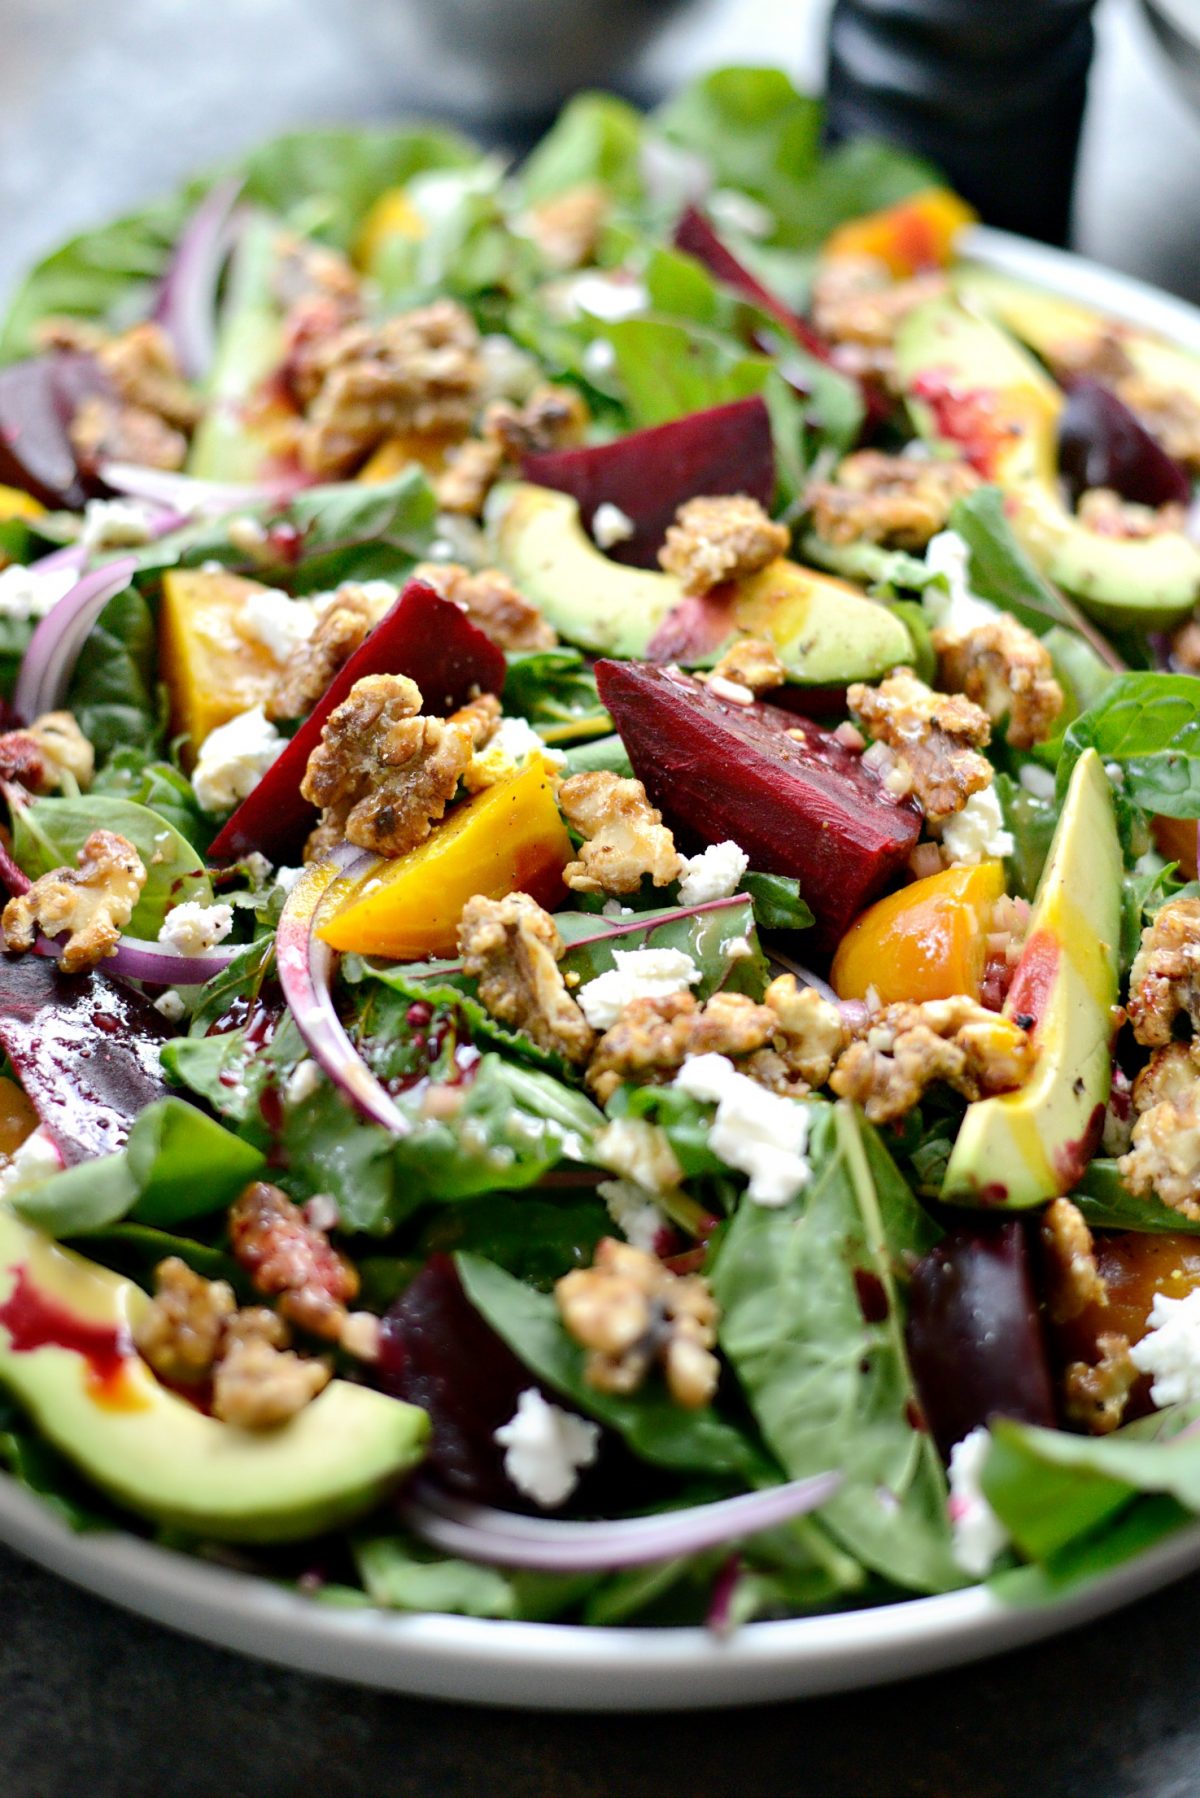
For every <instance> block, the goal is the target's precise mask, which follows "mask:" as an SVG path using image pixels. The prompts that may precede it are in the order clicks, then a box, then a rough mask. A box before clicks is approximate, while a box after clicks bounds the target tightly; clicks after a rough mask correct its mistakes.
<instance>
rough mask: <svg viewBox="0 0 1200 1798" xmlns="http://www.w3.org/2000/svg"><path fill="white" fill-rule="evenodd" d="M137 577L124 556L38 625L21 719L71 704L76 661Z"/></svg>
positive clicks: (23, 678)
mask: <svg viewBox="0 0 1200 1798" xmlns="http://www.w3.org/2000/svg"><path fill="white" fill-rule="evenodd" d="M136 572H137V561H136V558H135V557H133V556H121V557H119V558H118V559H117V560H116V561H115V562H108V563H106V564H105V566H104V567H103V568H96V569H93V571H92V572H91V574H85V575H83V576H81V578H80V579H79V580H77V581H76V583H75V585H74V586H73V587H72V588H71V590H70V592H69V593H66V594H64V595H63V597H62V598H61V599H60V600H59V602H58V604H57V605H56V606H51V608H50V610H49V611H48V612H47V613H46V616H45V617H44V618H43V619H42V620H41V622H40V623H39V624H38V627H37V629H36V630H35V631H34V633H33V636H32V637H31V639H30V642H29V648H28V649H27V650H26V651H25V656H24V659H23V661H22V663H21V672H20V674H19V675H18V676H17V684H16V689H15V691H14V693H13V710H14V711H15V712H16V714H17V716H18V717H19V718H24V719H27V720H28V719H33V718H37V717H38V716H39V715H40V714H41V713H42V712H53V711H57V710H58V708H59V707H60V706H61V705H62V704H63V702H64V700H65V699H66V694H67V688H68V687H69V686H70V684H71V675H72V674H73V673H74V670H75V662H76V659H77V657H78V655H79V652H80V650H81V649H82V648H83V645H84V642H85V640H86V638H87V636H88V634H89V633H90V631H91V630H92V628H93V626H94V625H95V623H96V620H97V619H98V618H99V616H100V614H101V612H102V611H103V610H104V608H105V606H106V605H107V604H108V602H109V600H110V599H115V597H116V595H117V594H118V593H123V592H124V591H125V589H126V587H128V585H129V583H130V581H131V580H132V579H133V577H134V575H135V574H136Z"/></svg>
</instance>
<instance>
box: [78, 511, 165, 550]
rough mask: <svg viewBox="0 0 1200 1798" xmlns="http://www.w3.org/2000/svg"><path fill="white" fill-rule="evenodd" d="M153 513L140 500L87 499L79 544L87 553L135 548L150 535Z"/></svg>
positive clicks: (149, 537) (151, 535) (148, 540)
mask: <svg viewBox="0 0 1200 1798" xmlns="http://www.w3.org/2000/svg"><path fill="white" fill-rule="evenodd" d="M152 519H153V513H152V512H151V510H150V508H149V506H147V505H146V504H145V502H144V501H143V500H138V499H90V500H89V501H88V503H87V505H86V506H85V507H84V509H83V529H82V531H80V533H79V541H80V543H82V545H83V547H84V548H85V549H87V550H93V549H121V548H136V547H137V545H138V544H141V543H149V542H150V539H151V538H152V537H153V535H154V531H153V529H152Z"/></svg>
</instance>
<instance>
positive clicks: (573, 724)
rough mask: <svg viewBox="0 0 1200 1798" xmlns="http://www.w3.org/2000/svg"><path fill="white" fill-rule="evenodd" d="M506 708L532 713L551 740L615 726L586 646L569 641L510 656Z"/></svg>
mask: <svg viewBox="0 0 1200 1798" xmlns="http://www.w3.org/2000/svg"><path fill="white" fill-rule="evenodd" d="M504 709H505V711H506V712H517V713H519V714H520V716H521V717H522V718H527V719H528V720H529V722H530V723H531V724H533V725H535V726H536V727H537V729H538V730H540V731H541V733H542V735H543V737H544V738H545V739H546V741H547V742H548V743H566V742H569V741H570V740H571V739H573V738H575V737H578V736H588V737H594V736H599V735H603V734H604V733H605V732H606V731H611V730H612V719H611V718H610V717H609V715H608V713H607V712H606V711H605V709H604V707H603V706H602V705H601V703H600V695H599V693H598V692H597V690H596V677H595V675H594V674H593V673H592V671H591V669H590V668H589V667H588V665H587V663H586V661H585V660H584V657H583V655H582V653H581V651H580V650H578V649H568V648H566V647H565V646H563V647H561V648H558V649H537V650H530V651H527V652H525V653H524V654H519V655H510V656H509V658H508V673H507V675H506V676H505V680H504Z"/></svg>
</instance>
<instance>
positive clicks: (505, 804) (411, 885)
mask: <svg viewBox="0 0 1200 1798" xmlns="http://www.w3.org/2000/svg"><path fill="white" fill-rule="evenodd" d="M571 854H572V851H571V839H570V838H569V836H568V835H567V831H566V827H565V825H564V824H563V821H562V819H561V817H560V816H559V811H558V807H557V805H556V804H555V803H554V794H553V791H552V790H551V786H550V777H549V775H548V773H547V770H546V764H545V763H544V762H543V761H542V759H541V757H540V756H535V757H533V758H532V759H531V760H530V761H529V762H527V763H526V764H525V766H524V767H523V768H522V769H520V771H519V772H518V773H516V774H513V775H510V776H509V777H508V778H507V779H506V780H501V781H498V782H497V783H496V785H495V786H493V787H487V788H486V789H485V790H484V791H483V792H482V793H477V794H476V795H475V796H474V798H472V799H466V800H464V801H463V802H462V804H461V805H459V806H457V807H456V808H455V810H454V811H452V812H450V813H449V814H448V816H447V817H446V818H445V819H444V820H443V822H442V823H441V824H438V825H435V826H434V829H433V831H432V832H431V833H430V835H429V836H428V837H427V838H426V840H425V841H424V842H423V843H422V844H421V845H420V847H419V848H417V849H413V850H412V851H410V853H409V854H408V855H401V856H398V857H397V858H396V860H395V861H392V862H380V863H378V864H377V865H376V866H375V867H374V868H372V869H371V871H370V872H369V873H368V874H366V875H365V876H364V877H363V879H362V880H361V881H360V883H359V884H358V886H357V887H354V888H352V889H351V891H350V893H349V895H348V896H347V898H346V899H345V900H344V902H343V903H342V905H341V906H340V907H339V909H338V910H337V911H336V912H335V913H334V915H333V917H332V918H330V919H329V921H328V923H327V924H324V925H322V927H321V929H320V931H319V933H318V934H319V935H320V936H321V937H322V938H323V939H324V941H325V942H327V943H329V944H331V945H332V947H333V948H335V949H343V950H354V951H356V952H357V953H358V954H359V955H386V956H388V957H389V958H390V959H391V960H393V961H416V960H420V959H421V958H423V957H425V956H433V955H453V953H454V952H455V949H456V948H457V946H458V921H459V918H460V917H461V916H462V908H463V906H464V905H465V904H466V903H467V900H468V899H473V898H474V897H475V896H476V894H479V893H482V894H483V895H484V896H485V897H487V898H489V899H502V898H503V897H504V896H505V894H507V893H511V892H515V891H519V892H522V893H529V894H530V895H531V897H533V898H534V899H536V900H537V901H538V902H539V904H541V905H545V906H548V907H549V906H554V905H559V904H561V903H562V900H563V897H564V894H565V888H564V886H563V881H562V871H563V869H564V868H565V866H566V864H567V863H568V862H569V861H570V859H571Z"/></svg>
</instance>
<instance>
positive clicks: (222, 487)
mask: <svg viewBox="0 0 1200 1798" xmlns="http://www.w3.org/2000/svg"><path fill="white" fill-rule="evenodd" d="M99 473H100V479H101V480H102V481H103V482H104V484H105V486H106V487H111V488H112V490H113V492H114V493H127V494H129V496H130V497H131V498H132V499H148V500H152V501H155V502H156V503H157V504H158V505H160V506H169V507H171V509H172V510H173V511H175V512H178V513H182V514H183V516H184V517H187V518H200V517H205V518H218V517H221V516H223V515H224V514H225V513H226V512H236V511H238V510H239V508H241V507H245V506H269V505H284V504H286V502H287V501H288V500H289V499H291V497H292V495H293V494H294V493H297V492H299V490H300V489H301V488H302V487H307V486H308V485H309V484H310V483H309V481H308V479H307V477H306V476H304V475H301V474H290V475H280V476H279V478H278V479H277V480H273V481H198V480H196V479H195V478H194V477H193V476H192V475H188V474H173V473H170V472H169V471H168V470H166V469H162V468H143V467H142V466H141V465H140V464H139V463H137V462H102V463H101V464H100V469H99Z"/></svg>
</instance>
